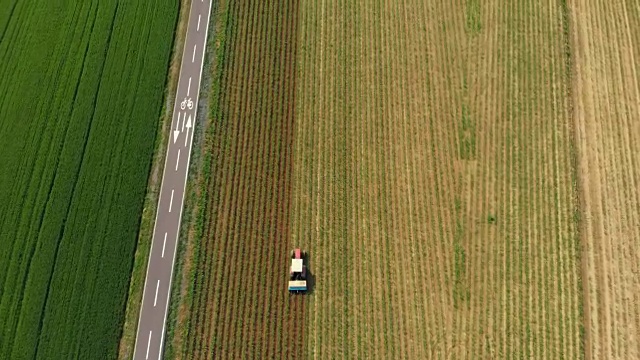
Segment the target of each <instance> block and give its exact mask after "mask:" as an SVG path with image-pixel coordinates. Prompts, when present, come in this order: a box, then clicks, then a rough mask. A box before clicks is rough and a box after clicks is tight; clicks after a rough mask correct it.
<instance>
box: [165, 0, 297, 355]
mask: <svg viewBox="0 0 640 360" xmlns="http://www.w3.org/2000/svg"><path fill="white" fill-rule="evenodd" d="M292 4H293V2H290V1H281V2H272V3H269V2H255V3H253V2H247V3H237V2H228V3H227V2H224V3H221V4H220V5H219V6H220V7H219V11H218V19H221V21H223V22H224V26H221V27H220V29H221V31H224V32H223V33H221V34H219V36H220V39H219V40H220V42H219V43H217V44H216V47H218V51H219V52H218V54H217V55H216V57H217V62H218V63H217V64H218V65H217V66H221V71H220V73H219V77H218V75H217V74H214V87H215V88H216V89H217V90H215V93H214V94H213V100H212V102H213V104H212V109H213V111H212V118H211V122H210V128H209V132H208V134H207V142H206V143H207V145H206V146H207V149H206V150H205V151H209V152H210V154H211V155H210V156H208V157H209V158H210V161H211V162H210V164H207V165H206V166H210V168H208V170H207V171H208V172H209V173H210V180H209V183H208V184H207V189H206V191H205V192H204V193H203V196H205V197H206V198H205V201H206V207H205V208H204V209H205V212H204V221H205V224H204V228H203V235H202V242H201V244H199V249H198V252H197V258H194V261H195V263H196V264H197V265H196V267H195V273H194V277H193V281H194V284H193V294H194V295H193V301H192V305H191V308H190V309H189V311H190V315H189V316H187V317H186V318H189V319H190V320H188V323H187V324H186V326H187V327H188V334H187V336H186V337H185V339H184V341H185V344H184V346H183V348H182V349H176V350H177V353H179V354H180V356H181V357H185V358H190V357H198V358H211V357H216V356H220V355H221V354H224V356H227V357H242V356H246V357H249V358H254V357H264V358H273V357H282V356H284V357H287V356H295V353H294V352H293V349H301V348H302V346H299V345H298V346H294V345H295V342H296V341H300V339H301V338H300V337H297V336H292V331H291V330H290V327H291V326H294V327H295V326H297V327H298V328H299V327H301V326H303V325H302V324H303V323H302V322H301V321H300V320H301V318H302V317H303V315H304V309H303V308H299V307H298V308H297V311H295V312H294V313H293V314H292V315H288V314H287V311H286V309H287V307H288V306H289V304H290V303H289V299H288V296H287V294H286V269H287V256H288V248H289V238H288V232H287V222H288V219H287V216H288V203H289V199H288V196H289V190H288V188H289V183H290V180H289V177H290V171H291V170H290V167H291V162H290V157H291V155H290V152H291V144H290V134H291V127H292V125H293V119H292V115H293V114H292V111H291V109H292V107H291V106H292V100H291V97H292V95H293V83H292V80H293V77H292V76H291V75H290V73H289V72H290V70H289V68H290V67H291V66H292V65H293V59H294V58H295V56H294V55H292V51H294V50H295V41H293V40H294V39H295V19H296V17H295V16H294V14H295V13H296V8H295V7H294V6H293V5H292ZM220 44H223V47H220ZM291 304H292V305H294V306H295V305H296V304H298V303H297V302H295V301H293V302H292V303H291ZM298 305H300V304H298ZM291 317H293V318H294V320H295V321H291V320H290V319H291ZM293 330H295V328H294V329H293Z"/></svg>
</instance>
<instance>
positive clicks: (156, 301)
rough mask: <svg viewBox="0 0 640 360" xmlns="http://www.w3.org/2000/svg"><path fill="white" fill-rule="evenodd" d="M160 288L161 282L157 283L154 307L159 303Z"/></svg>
mask: <svg viewBox="0 0 640 360" xmlns="http://www.w3.org/2000/svg"><path fill="white" fill-rule="evenodd" d="M159 288H160V280H158V282H157V283H156V297H155V298H154V299H153V307H156V304H157V303H158V289H159Z"/></svg>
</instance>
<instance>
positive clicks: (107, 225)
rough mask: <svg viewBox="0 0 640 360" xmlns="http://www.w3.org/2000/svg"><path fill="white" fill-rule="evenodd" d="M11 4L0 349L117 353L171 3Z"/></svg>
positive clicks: (5, 50) (8, 354)
mask: <svg viewBox="0 0 640 360" xmlns="http://www.w3.org/2000/svg"><path fill="white" fill-rule="evenodd" d="M13 4H14V6H13V8H12V11H11V13H10V16H9V17H8V18H7V19H4V18H2V19H0V21H2V23H0V24H3V25H4V27H2V28H0V29H2V30H3V37H2V38H3V41H2V43H1V44H2V45H1V46H0V57H1V58H2V59H3V61H2V64H1V65H0V73H1V74H2V77H1V79H2V80H0V90H1V91H2V94H3V95H2V97H1V98H0V113H1V114H2V116H1V117H0V118H1V119H2V120H0V143H2V144H3V152H2V160H1V162H2V164H3V165H2V166H3V171H2V174H0V201H1V202H2V204H3V206H2V207H1V209H0V229H1V230H0V256H1V257H2V259H3V261H2V262H0V289H2V290H0V327H1V330H0V357H1V358H7V359H14V358H34V357H36V358H45V359H51V358H72V357H79V358H87V357H93V356H95V355H96V354H101V356H104V357H115V353H116V351H117V346H118V341H119V335H120V331H121V326H122V320H123V319H122V317H123V316H122V315H123V311H124V303H125V300H126V294H127V287H128V282H129V275H130V274H129V272H130V269H131V262H132V255H133V252H134V249H135V245H136V235H137V231H138V226H139V219H140V212H141V207H142V200H143V197H144V193H145V186H146V183H147V177H148V171H149V164H150V159H151V152H152V150H153V142H154V136H155V129H156V123H157V119H158V114H159V111H160V108H161V102H162V94H163V92H164V81H165V74H166V69H167V64H168V59H169V54H170V46H171V41H172V34H173V29H174V25H175V17H176V14H177V8H176V6H175V5H171V4H169V2H167V1H160V0H158V1H153V2H143V1H134V2H132V1H126V2H117V1H110V2H100V3H98V2H83V1H78V2H66V3H59V2H50V1H15V2H13Z"/></svg>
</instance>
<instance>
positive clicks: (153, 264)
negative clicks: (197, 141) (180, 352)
mask: <svg viewBox="0 0 640 360" xmlns="http://www.w3.org/2000/svg"><path fill="white" fill-rule="evenodd" d="M211 1H212V0H192V2H191V8H190V10H189V23H188V28H187V37H186V40H185V44H184V50H183V54H182V63H181V64H180V77H179V79H178V90H177V93H176V101H175V106H174V109H173V117H172V120H171V134H170V136H169V145H168V147H167V155H166V158H165V163H164V172H163V174H162V185H161V187H160V198H159V201H158V209H157V212H156V223H155V227H154V230H153V240H152V244H151V252H150V254H149V263H148V265H147V277H146V279H145V284H144V293H143V295H142V304H140V319H139V320H138V331H137V333H136V345H135V350H134V356H133V358H134V359H135V360H143V359H145V360H146V359H161V358H162V347H163V344H164V337H165V325H166V321H167V310H168V308H169V296H170V294H171V279H172V277H173V267H174V263H175V255H176V250H177V246H178V235H179V232H180V222H181V220H182V208H183V205H184V196H185V188H186V185H187V172H188V171H189V160H190V159H191V147H192V144H193V127H194V126H195V122H196V121H197V117H196V110H197V108H198V106H197V104H198V95H199V90H200V80H201V77H202V66H203V62H204V50H205V44H206V42H207V30H208V27H209V17H210V15H211Z"/></svg>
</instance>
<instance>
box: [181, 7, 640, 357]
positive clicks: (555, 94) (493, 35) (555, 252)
mask: <svg viewBox="0 0 640 360" xmlns="http://www.w3.org/2000/svg"><path fill="white" fill-rule="evenodd" d="M222 4H224V5H222ZM298 7H299V8H298ZM220 8H221V10H220V13H219V16H220V18H221V19H224V24H225V26H223V27H222V28H223V29H224V31H223V32H222V33H221V35H220V37H219V40H218V41H217V43H216V44H217V46H218V55H217V58H218V63H219V65H221V66H220V70H219V72H217V74H218V75H219V76H218V81H217V82H215V83H214V86H213V87H214V89H216V90H215V91H214V92H216V91H217V95H214V100H213V102H212V108H213V112H212V120H211V121H212V122H211V125H210V126H211V127H210V129H209V131H208V135H207V139H208V141H207V144H208V145H207V147H206V149H205V153H206V154H208V156H209V157H210V158H211V161H210V164H211V167H210V168H206V171H205V174H209V176H210V180H207V181H206V182H205V183H206V184H207V187H206V188H204V189H205V190H204V192H203V195H202V199H204V200H203V202H205V201H206V202H207V203H206V206H205V207H204V208H205V211H204V213H202V217H200V218H199V219H201V220H203V221H205V222H204V224H205V225H204V227H202V232H203V236H202V239H203V241H202V243H201V244H199V245H196V248H197V249H196V250H195V252H194V253H195V254H196V256H194V259H196V261H195V262H194V263H195V264H197V269H196V271H195V273H194V276H193V280H192V283H193V286H194V289H195V291H194V292H193V294H194V298H193V301H192V302H189V301H187V302H185V303H186V304H188V305H185V306H183V309H186V310H185V313H186V314H189V315H185V316H183V322H184V323H186V324H187V327H186V328H187V329H188V333H187V334H183V335H181V336H182V340H181V342H178V343H180V344H183V345H181V346H180V347H179V348H180V351H179V355H180V356H181V357H183V358H190V357H194V358H212V357H225V358H238V357H242V356H245V357H249V358H255V357H266V358H269V357H274V356H278V357H279V356H285V357H300V356H303V357H306V358H312V359H380V358H382V359H432V358H433V359H451V358H453V359H515V358H518V359H519V358H530V359H531V358H532V359H581V358H588V359H638V358H640V343H639V339H640V295H638V294H640V270H639V267H638V266H639V265H638V264H639V263H640V261H639V260H640V248H639V247H638V240H637V239H638V238H639V235H640V194H639V193H638V189H639V188H640V187H639V185H640V181H639V180H638V179H640V160H638V157H637V156H634V155H635V154H637V153H639V152H640V148H638V147H639V146H640V145H638V144H639V143H640V142H639V141H640V121H639V120H640V78H639V77H638V65H637V64H639V62H638V61H637V60H638V59H640V43H639V42H640V7H638V5H637V4H635V2H634V1H631V0H615V1H604V0H575V1H565V0H551V1H546V2H530V1H529V2H527V1H504V0H488V1H479V0H464V1H463V0H456V1H454V2H447V3H446V4H445V3H442V4H441V3H439V2H437V1H420V0H408V1H401V2H398V1H386V0H385V1H375V2H370V1H365V0H348V1H335V0H321V1H304V2H299V3H298V2H289V1H288V0H281V1H279V2H277V3H265V4H262V3H256V4H253V3H252V2H249V3H246V4H237V3H231V4H227V3H226V2H221V6H220ZM294 79H295V81H294ZM205 178H207V176H205ZM196 228H197V227H196ZM196 233H197V231H196ZM196 244H197V242H196ZM292 246H300V247H302V248H304V249H306V250H308V251H309V254H310V259H311V261H310V265H311V270H312V271H313V273H314V278H315V286H314V289H313V292H312V293H310V294H308V295H307V296H305V297H304V299H300V298H296V299H295V301H292V300H291V299H289V298H288V297H287V295H286V292H285V291H284V289H285V281H286V276H284V274H285V272H286V266H287V263H288V261H287V260H288V259H287V252H288V250H289V249H290V248H291V247H292ZM198 247H199V248H198ZM243 272H244V274H250V275H243ZM189 318H191V320H188V319H189ZM184 319H186V320H184ZM295 326H304V329H302V328H301V327H298V328H295ZM296 333H301V334H304V335H303V336H296ZM293 349H295V350H296V352H293V351H292V350H293ZM298 350H299V352H298Z"/></svg>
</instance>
